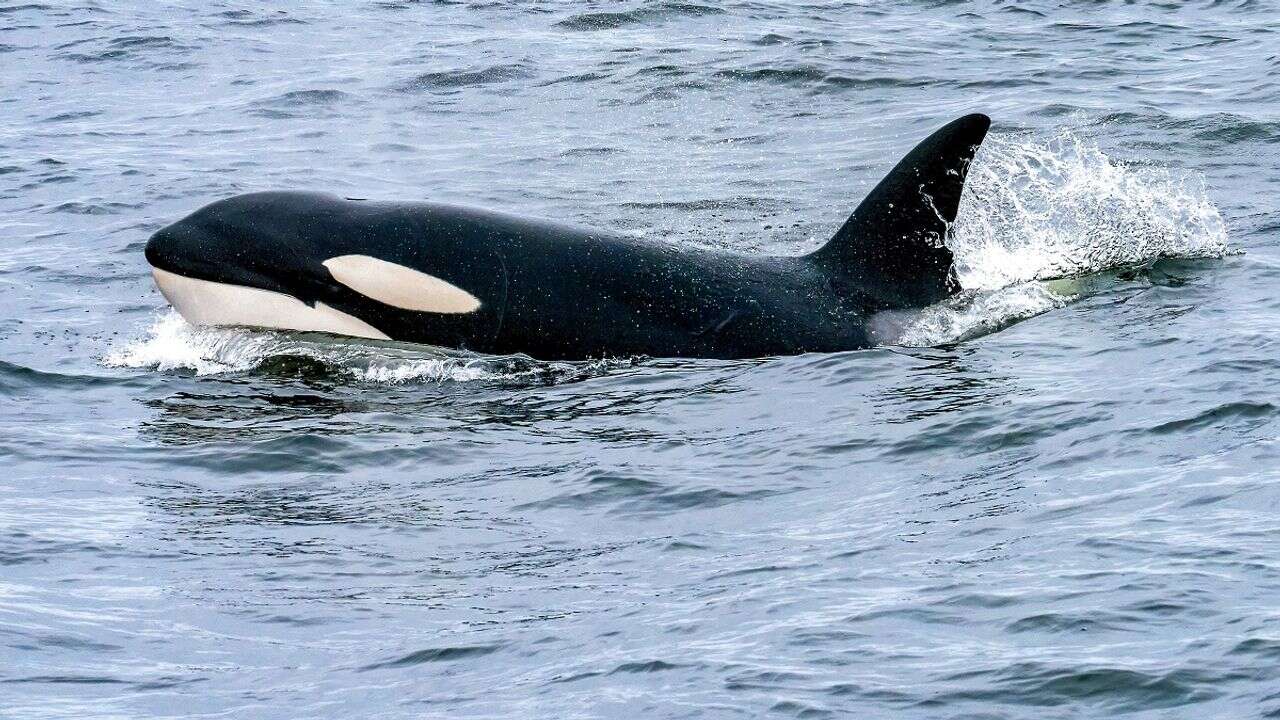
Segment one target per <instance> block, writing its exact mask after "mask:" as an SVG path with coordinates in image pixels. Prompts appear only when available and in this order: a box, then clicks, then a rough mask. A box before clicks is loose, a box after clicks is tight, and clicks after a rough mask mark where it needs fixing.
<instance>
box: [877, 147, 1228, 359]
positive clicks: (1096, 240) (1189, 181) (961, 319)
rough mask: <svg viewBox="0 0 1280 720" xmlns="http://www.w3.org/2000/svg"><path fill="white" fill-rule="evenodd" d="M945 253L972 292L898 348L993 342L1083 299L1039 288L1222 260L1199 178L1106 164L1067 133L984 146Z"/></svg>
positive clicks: (913, 325) (1218, 232) (1060, 288)
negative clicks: (1007, 330) (1005, 330)
mask: <svg viewBox="0 0 1280 720" xmlns="http://www.w3.org/2000/svg"><path fill="white" fill-rule="evenodd" d="M947 245H948V247H950V248H951V251H952V253H953V254H954V255H955V258H956V270H957V272H958V273H959V276H960V284H961V285H962V286H963V287H964V288H965V289H966V290H968V291H970V292H968V293H966V294H964V295H962V296H960V297H958V298H956V299H954V300H952V301H950V302H947V303H942V304H939V305H935V306H933V307H930V308H926V309H925V310H924V311H922V312H920V313H918V314H916V315H915V316H914V317H913V319H912V320H911V321H909V322H906V323H904V324H903V326H902V327H901V329H900V330H898V332H897V333H896V335H897V339H896V340H895V341H894V342H895V343H897V344H902V345H909V346H926V345H938V344H942V343H948V342H956V341H959V340H965V339H968V338H973V337H977V336H979V335H983V334H986V333H989V332H993V331H995V330H998V329H1000V328H1002V327H1005V326H1007V325H1010V324H1012V323H1014V322H1017V321H1019V320H1022V319H1025V318H1028V317H1031V316H1033V315H1037V314H1040V313H1043V312H1046V311H1048V310H1052V309H1054V308H1057V307H1061V306H1063V305H1065V304H1066V303H1068V302H1070V301H1071V300H1073V299H1075V298H1076V297H1078V290H1073V289H1072V288H1073V285H1072V284H1070V283H1054V284H1052V286H1046V285H1044V284H1043V283H1041V282H1038V281H1044V280H1051V279H1054V278H1068V277H1079V276H1082V275H1089V274H1092V273H1099V272H1103V271H1107V270H1113V269H1117V268H1125V267H1136V266H1141V265H1145V264H1150V263H1152V262H1154V261H1156V260H1158V259H1161V258H1201V257H1220V256H1222V255H1224V254H1226V252H1227V235H1226V228H1225V226H1224V224H1223V221H1222V216H1221V214H1220V213H1219V212H1218V208H1217V207H1216V206H1215V205H1214V204H1213V202H1212V201H1210V200H1209V198H1208V194H1207V192H1206V190H1205V187H1204V183H1203V181H1202V180H1200V179H1199V178H1197V177H1193V176H1190V175H1187V174H1182V173H1177V172H1173V171H1170V170H1168V169H1164V168H1158V167H1147V166H1137V165H1133V164H1128V163H1123V162H1119V161H1116V160H1113V159H1111V158H1110V157H1108V156H1107V155H1106V154H1105V153H1103V152H1102V151H1101V150H1100V149H1098V147H1097V146H1096V145H1095V144H1093V143H1092V142H1090V141H1088V140H1085V139H1083V138H1081V137H1080V136H1078V135H1077V134H1075V133H1074V132H1071V131H1063V132H1060V133H1059V134H1058V135H1056V136H1054V137H1052V138H1050V139H1048V140H1037V139H1036V138H1032V137H1028V136H1005V137H1001V136H990V137H988V138H987V140H986V142H985V143H984V144H983V146H982V148H981V149H979V151H978V155H977V157H976V158H975V159H974V163H973V166H972V167H971V168H970V170H969V177H968V180H967V181H966V183H965V192H964V196H963V197H962V198H961V201H960V209H959V212H958V214H957V216H956V223H955V225H954V226H953V227H952V233H951V237H950V239H949V240H948V242H947ZM1086 286H1087V284H1086ZM1081 287H1084V286H1081Z"/></svg>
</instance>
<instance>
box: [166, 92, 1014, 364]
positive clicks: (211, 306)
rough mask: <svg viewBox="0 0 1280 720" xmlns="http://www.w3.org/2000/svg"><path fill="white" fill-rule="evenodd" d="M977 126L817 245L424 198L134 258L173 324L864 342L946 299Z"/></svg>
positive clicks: (433, 335) (222, 213)
mask: <svg viewBox="0 0 1280 720" xmlns="http://www.w3.org/2000/svg"><path fill="white" fill-rule="evenodd" d="M989 123H990V121H989V120H988V119H987V118H986V116H983V115H969V116H966V117H963V118H960V119H959V120H956V121H953V122H952V123H950V124H948V125H946V126H945V127H943V128H942V129H940V130H938V131H937V132H935V133H934V134H933V135H931V136H930V137H929V138H927V139H926V140H924V141H923V142H922V143H920V145H918V146H917V147H916V148H915V149H914V150H912V151H911V153H909V154H908V155H907V156H906V157H905V158H904V159H903V160H902V161H901V162H900V163H898V165H897V166H896V167H895V168H894V169H893V171H891V172H890V173H889V175H888V176H886V177H885V179H884V180H883V181H881V183H880V184H879V185H877V186H876V188H875V189H874V190H872V192H871V193H870V194H869V195H868V196H867V198H866V199H865V200H864V201H863V203H862V204H861V205H860V206H859V207H858V209H857V210H856V211H855V212H854V214H853V215H852V216H851V217H850V218H849V220H848V221H847V222H846V223H845V224H844V226H843V227H842V228H841V229H840V230H839V232H837V233H836V235H835V236H834V237H833V238H832V239H831V240H830V241H829V242H828V243H827V244H826V245H825V246H824V247H822V248H821V249H819V250H818V251H816V252H814V253H811V254H809V255H803V256H794V257H770V256H762V255H746V254H736V253H728V252H714V251H707V250H700V249H690V248H684V247H680V246H676V245H672V244H667V243H660V242H653V241H648V240H642V239H636V238H631V237H626V236H622V235H617V234H613V233H609V232H602V231H594V230H588V229H583V228H576V227H571V226H566V225H561V224H557V223H552V222H546V221H540V220H530V219H525V218H520V217H515V216H511V215H506V214H502V213H496V212H490V211H485V210H477V209H473V208H466V207H458V206H452V205H443V204H437V203H426V202H366V201H353V200H344V199H341V198H338V197H334V196H331V195H325V194H319V193H306V192H268V193H253V194H249V195H241V196H238V197H234V198H230V199H228V200H222V201H219V202H215V203H213V204H211V205H208V206H206V207H204V208H202V209H200V210H198V211H196V212H195V213H193V214H192V215H190V216H188V217H187V218H185V219H183V220H181V221H179V222H177V223H174V224H173V225H170V226H168V227H166V228H164V229H162V230H160V231H159V232H157V233H156V234H155V235H154V236H153V237H152V238H151V241H150V242H149V243H148V244H147V248H146V256H147V260H148V262H149V263H150V264H151V265H152V267H153V272H154V275H155V278H156V282H157V285H158V286H159V287H160V290H161V292H162V293H163V294H164V296H165V297H166V298H167V299H168V300H169V301H170V302H171V303H172V304H173V306H174V307H175V308H177V310H178V311H179V312H180V313H181V314H182V315H183V316H184V317H186V318H187V319H188V320H190V321H191V322H193V323H196V324H207V325H251V326H261V327H271V328H282V329H293V330H314V331H323V332H332V333H338V334H344V335H354V336H359V337H369V338H389V339H394V340H402V341H409V342H417V343H427V344H432V345H439V346H445V347H451V348H463V349H467V350H472V351H477V352H482V353H494V354H510V353H524V354H527V355H530V356H532V357H535V358H541V359H548V360H553V359H582V358H590V357H601V356H627V355H649V356H657V357H714V358H743V357H761V356H768V355H790V354H797V353H803V352H834V351H840V350H850V349H857V348H865V347H869V346H871V345H874V344H876V341H877V338H876V337H874V334H873V333H872V332H871V331H870V330H869V329H868V328H869V321H870V320H871V319H872V318H873V317H874V316H875V315H876V314H877V313H880V312H882V311H885V310H895V309H902V308H911V307H921V306H925V305H929V304H931V303H934V302H937V301H939V300H942V299H944V298H946V297H947V296H949V295H951V294H953V293H955V292H956V291H958V289H959V286H958V284H957V283H956V279H955V274H954V268H953V266H952V257H951V253H950V251H948V250H947V248H946V246H945V245H944V244H943V242H942V241H943V239H944V237H945V235H946V233H947V230H948V227H949V225H950V224H951V223H952V222H953V221H954V218H955V213H956V209H957V207H958V205H959V201H960V194H961V191H962V189H963V185H964V179H965V173H966V171H967V169H968V165H969V162H970V161H971V160H972V157H973V153H974V151H975V150H976V148H977V146H978V145H979V144H980V143H981V142H982V139H983V137H984V136H985V134H986V131H987V128H988V126H989Z"/></svg>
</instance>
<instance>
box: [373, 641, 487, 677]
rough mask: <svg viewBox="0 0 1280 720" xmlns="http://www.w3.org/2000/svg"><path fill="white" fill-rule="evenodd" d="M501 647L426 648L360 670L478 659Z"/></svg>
mask: <svg viewBox="0 0 1280 720" xmlns="http://www.w3.org/2000/svg"><path fill="white" fill-rule="evenodd" d="M502 647H503V646H502V645H461V646H458V647H439V648H427V649H426V650H418V651H416V652H411V653H409V654H408V655H405V656H403V657H398V658H395V659H392V660H386V661H383V662H377V663H373V664H371V665H365V666H364V667H362V668H360V669H361V670H364V671H369V670H385V669H390V668H402V667H410V666H412V665H421V664H422V663H435V662H452V661H455V660H465V659H467V658H474V657H480V656H482V655H488V654H490V653H495V652H497V651H498V650H501V649H502Z"/></svg>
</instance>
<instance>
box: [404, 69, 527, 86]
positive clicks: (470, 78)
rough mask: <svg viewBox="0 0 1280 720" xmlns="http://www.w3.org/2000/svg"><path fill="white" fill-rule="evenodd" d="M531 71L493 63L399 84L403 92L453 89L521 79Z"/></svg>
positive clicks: (448, 71) (434, 73)
mask: <svg viewBox="0 0 1280 720" xmlns="http://www.w3.org/2000/svg"><path fill="white" fill-rule="evenodd" d="M531 75H532V73H531V72H530V71H529V69H528V68H526V67H525V66H523V65H494V66H492V67H487V68H484V69H482V70H441V71H438V72H429V73H423V74H421V75H418V76H417V77H415V78H413V79H412V80H410V81H408V82H407V83H405V84H404V85H402V86H401V90H402V91H403V92H417V91H422V90H454V89H457V88H464V87H473V86H477V85H491V84H494V83H504V82H510V81H512V80H522V79H524V78H527V77H530V76H531Z"/></svg>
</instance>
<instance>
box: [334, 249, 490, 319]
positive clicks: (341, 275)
mask: <svg viewBox="0 0 1280 720" xmlns="http://www.w3.org/2000/svg"><path fill="white" fill-rule="evenodd" d="M324 266H325V267H327V268H329V274H330V275H333V279H334V280H337V281H338V282H340V283H342V284H343V285H346V286H347V287H349V288H351V289H352V290H355V291H356V292H358V293H360V294H361V295H364V296H365V297H368V298H372V299H374V300H377V301H378V302H380V303H383V304H386V305H390V306H392V307H398V308H401V309H402V310H417V311H419V312H433V313H452V314H459V313H470V312H475V311H476V310H477V309H479V308H480V300H479V299H477V298H476V296H475V295H472V294H471V293H469V292H467V291H466V290H463V289H462V288H460V287H457V286H456V285H451V284H449V283H447V282H445V281H444V280H441V279H440V278H438V277H433V276H431V275H428V274H426V273H424V272H418V271H417V270H414V269H413V268H407V267H405V266H403V265H397V264H396V263H393V262H387V261H386V260H379V259H378V258H375V257H369V256H368V255H339V256H338V257H333V258H329V259H328V260H325V261H324Z"/></svg>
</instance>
